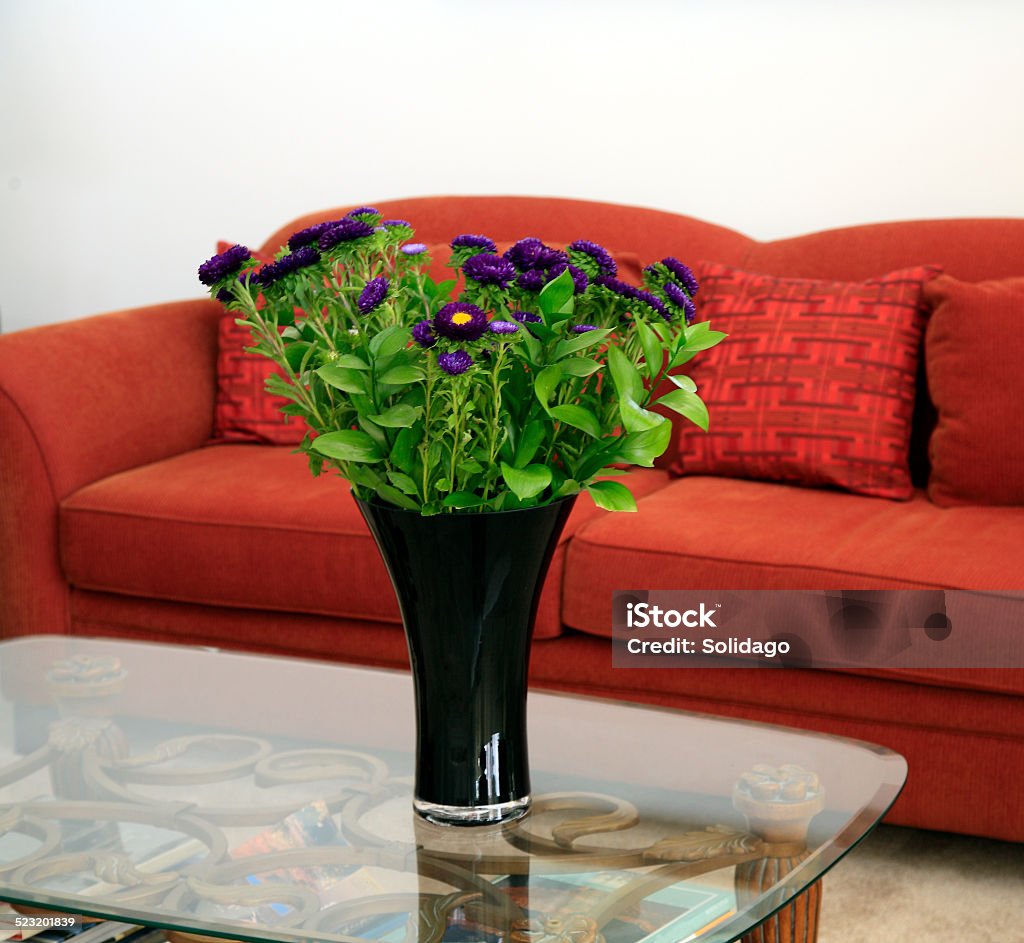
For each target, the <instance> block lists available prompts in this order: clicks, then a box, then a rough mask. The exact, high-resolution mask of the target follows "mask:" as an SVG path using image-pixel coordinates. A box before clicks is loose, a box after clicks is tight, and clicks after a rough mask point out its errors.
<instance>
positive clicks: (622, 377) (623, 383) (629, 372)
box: [608, 347, 644, 432]
mask: <svg viewBox="0 0 1024 943" xmlns="http://www.w3.org/2000/svg"><path fill="white" fill-rule="evenodd" d="M608 368H609V369H610V370H611V373H612V383H614V384H615V390H616V392H617V393H618V394H619V399H620V400H627V399H628V400H633V401H634V403H635V401H637V400H639V399H640V398H641V397H642V396H643V394H644V382H643V380H642V379H640V372H639V371H638V370H637V368H636V367H635V366H634V365H633V363H632V361H630V359H629V358H628V357H627V356H626V355H625V354H624V353H623V352H622V351H621V350H619V348H618V347H609V348H608ZM620 405H621V404H620ZM638 408H639V407H638ZM623 420H625V416H623ZM626 428H627V429H629V427H628V426H627V427H626ZM629 431H630V432H634V431H637V430H634V429H629Z"/></svg>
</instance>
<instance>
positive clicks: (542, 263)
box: [505, 236, 569, 272]
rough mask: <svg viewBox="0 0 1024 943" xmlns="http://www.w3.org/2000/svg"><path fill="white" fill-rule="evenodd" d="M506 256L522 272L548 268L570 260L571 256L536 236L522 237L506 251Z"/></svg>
mask: <svg viewBox="0 0 1024 943" xmlns="http://www.w3.org/2000/svg"><path fill="white" fill-rule="evenodd" d="M505 258H506V259H508V260H509V262H511V263H512V264H513V265H514V266H515V267H516V268H517V269H519V271H520V272H530V271H536V270H539V269H547V268H550V267H551V266H552V265H555V264H557V263H558V262H568V261H569V257H568V256H567V255H566V254H565V253H564V252H562V251H561V250H559V249H552V248H551V247H550V246H546V245H544V243H543V242H541V241H540V240H539V239H537V238H536V237H534V236H528V237H527V238H526V239H520V240H519V241H518V242H517V243H516V244H515V245H514V246H512V247H511V248H510V249H509V250H508V251H507V252H506V253H505Z"/></svg>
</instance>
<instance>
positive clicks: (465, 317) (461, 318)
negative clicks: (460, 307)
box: [452, 311, 473, 327]
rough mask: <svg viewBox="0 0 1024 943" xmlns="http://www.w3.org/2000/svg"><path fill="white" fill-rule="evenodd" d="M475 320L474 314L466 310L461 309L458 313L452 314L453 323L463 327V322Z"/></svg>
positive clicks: (467, 322)
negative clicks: (467, 312)
mask: <svg viewBox="0 0 1024 943" xmlns="http://www.w3.org/2000/svg"><path fill="white" fill-rule="evenodd" d="M472 320H473V315H471V314H466V312H465V311H459V312H458V313H457V314H453V315H452V324H457V325H458V326H459V327H462V325H463V324H469V322H470V321H472Z"/></svg>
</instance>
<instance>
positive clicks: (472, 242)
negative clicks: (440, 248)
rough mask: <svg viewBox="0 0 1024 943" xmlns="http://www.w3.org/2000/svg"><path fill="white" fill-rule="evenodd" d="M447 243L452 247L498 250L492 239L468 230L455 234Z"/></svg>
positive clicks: (488, 250)
mask: <svg viewBox="0 0 1024 943" xmlns="http://www.w3.org/2000/svg"><path fill="white" fill-rule="evenodd" d="M449 245H450V246H451V247H452V248H453V249H483V250H484V252H497V251H498V247H497V246H496V245H495V244H494V240H493V239H488V238H487V236H479V235H474V234H473V233H468V232H464V233H463V234H462V235H461V236H456V237H455V238H454V239H453V240H452V241H451V242H450V243H449Z"/></svg>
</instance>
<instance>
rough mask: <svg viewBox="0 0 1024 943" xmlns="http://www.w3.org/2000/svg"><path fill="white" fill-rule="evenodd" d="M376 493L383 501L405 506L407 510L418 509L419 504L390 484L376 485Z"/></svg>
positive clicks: (401, 506)
mask: <svg viewBox="0 0 1024 943" xmlns="http://www.w3.org/2000/svg"><path fill="white" fill-rule="evenodd" d="M377 494H379V495H380V496H381V497H382V498H383V499H384V500H385V501H388V502H390V503H391V504H397V505H398V506H399V507H400V508H405V509H406V510H407V511H418V510H419V509H420V506H419V505H418V504H417V503H416V502H415V501H413V500H412V498H410V497H408V495H404V494H402V492H401V491H399V490H398V489H397V488H392V487H391V485H385V484H379V485H377Z"/></svg>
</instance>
